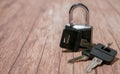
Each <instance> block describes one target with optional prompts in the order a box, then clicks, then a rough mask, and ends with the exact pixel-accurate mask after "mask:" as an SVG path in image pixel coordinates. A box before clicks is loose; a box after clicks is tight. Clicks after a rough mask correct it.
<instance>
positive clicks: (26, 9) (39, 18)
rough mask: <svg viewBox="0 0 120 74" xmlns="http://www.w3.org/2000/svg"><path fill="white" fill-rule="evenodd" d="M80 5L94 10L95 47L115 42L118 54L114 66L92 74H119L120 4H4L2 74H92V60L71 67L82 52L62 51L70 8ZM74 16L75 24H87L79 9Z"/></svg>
mask: <svg viewBox="0 0 120 74" xmlns="http://www.w3.org/2000/svg"><path fill="white" fill-rule="evenodd" d="M77 2H81V3H84V4H85V5H86V6H88V8H89V10H90V25H92V26H93V27H94V30H93V43H103V44H107V43H108V42H113V44H112V45H111V47H112V48H114V49H115V50H117V52H118V54H117V59H116V61H115V62H113V64H111V65H102V66H99V67H97V68H95V69H94V70H93V71H92V72H91V73H89V74H119V73H120V70H119V68H120V61H119V58H120V54H119V52H120V45H119V44H120V38H119V37H120V29H119V28H120V25H119V24H120V20H119V19H120V1H119V0H90V1H89V0H71V1H70V0H53V1H50V0H0V74H88V73H86V67H87V65H88V64H89V63H90V62H91V61H90V60H89V61H85V62H77V63H74V64H69V63H68V60H69V59H71V58H73V57H77V56H80V55H81V52H74V53H73V52H62V51H63V50H65V49H62V48H60V47H59V42H60V39H61V35H62V31H63V29H64V27H65V25H66V24H67V23H68V11H69V8H70V6H71V5H72V4H74V3H77ZM77 11H78V12H77ZM76 12H77V13H76ZM74 13H75V15H74V22H78V23H79V22H82V21H84V16H83V14H82V13H81V11H80V13H79V9H76V10H75V12H74ZM78 15H80V16H78ZM78 18H79V19H78ZM80 24H81V23H80ZM81 50H82V49H81Z"/></svg>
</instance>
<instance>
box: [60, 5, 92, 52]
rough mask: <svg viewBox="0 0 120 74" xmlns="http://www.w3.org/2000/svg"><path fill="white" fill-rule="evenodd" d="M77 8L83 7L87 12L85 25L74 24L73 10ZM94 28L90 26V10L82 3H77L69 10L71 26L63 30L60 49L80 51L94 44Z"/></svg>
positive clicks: (68, 25)
mask: <svg viewBox="0 0 120 74" xmlns="http://www.w3.org/2000/svg"><path fill="white" fill-rule="evenodd" d="M77 7H82V8H83V9H84V10H85V11H86V17H85V24H84V25H78V24H73V23H72V22H71V21H72V19H73V10H74V9H75V8H77ZM92 30H93V27H92V26H89V9H88V8H87V7H86V6H85V5H84V4H82V3H77V4H74V5H72V6H71V8H70V10H69V24H67V25H66V26H65V29H64V30H63V34H62V38H61V41H60V47H62V48H66V49H69V50H72V51H78V50H79V48H80V47H86V46H85V45H87V44H91V43H92Z"/></svg>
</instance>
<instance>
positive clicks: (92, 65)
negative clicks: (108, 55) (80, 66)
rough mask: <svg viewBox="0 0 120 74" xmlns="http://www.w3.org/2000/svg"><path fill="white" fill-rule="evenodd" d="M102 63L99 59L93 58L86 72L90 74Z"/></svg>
mask: <svg viewBox="0 0 120 74" xmlns="http://www.w3.org/2000/svg"><path fill="white" fill-rule="evenodd" d="M102 62H103V61H102V60H101V59H99V58H96V57H94V58H93V60H92V62H91V63H90V64H89V65H88V67H87V72H91V71H92V69H93V68H95V67H96V66H98V65H100V64H101V63H102Z"/></svg>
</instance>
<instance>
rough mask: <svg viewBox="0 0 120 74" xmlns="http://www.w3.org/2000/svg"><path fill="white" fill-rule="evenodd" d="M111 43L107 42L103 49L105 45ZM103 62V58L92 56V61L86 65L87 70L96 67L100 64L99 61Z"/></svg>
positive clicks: (89, 70)
mask: <svg viewBox="0 0 120 74" xmlns="http://www.w3.org/2000/svg"><path fill="white" fill-rule="evenodd" d="M111 44H112V42H111V43H108V44H107V45H106V47H104V49H106V48H107V47H109V46H110V45H111ZM102 62H103V60H101V59H99V58H97V57H94V58H93V60H92V62H91V63H90V64H89V65H88V67H87V72H91V71H92V69H93V68H95V67H97V66H98V65H100V64H101V63H102Z"/></svg>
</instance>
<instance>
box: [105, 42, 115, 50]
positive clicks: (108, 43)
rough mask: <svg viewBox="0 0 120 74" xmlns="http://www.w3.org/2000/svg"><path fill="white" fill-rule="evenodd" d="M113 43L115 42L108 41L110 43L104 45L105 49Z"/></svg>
mask: <svg viewBox="0 0 120 74" xmlns="http://www.w3.org/2000/svg"><path fill="white" fill-rule="evenodd" d="M112 43H113V42H111V43H108V44H107V45H106V46H105V47H104V49H106V48H108V47H110V46H111V45H112Z"/></svg>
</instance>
